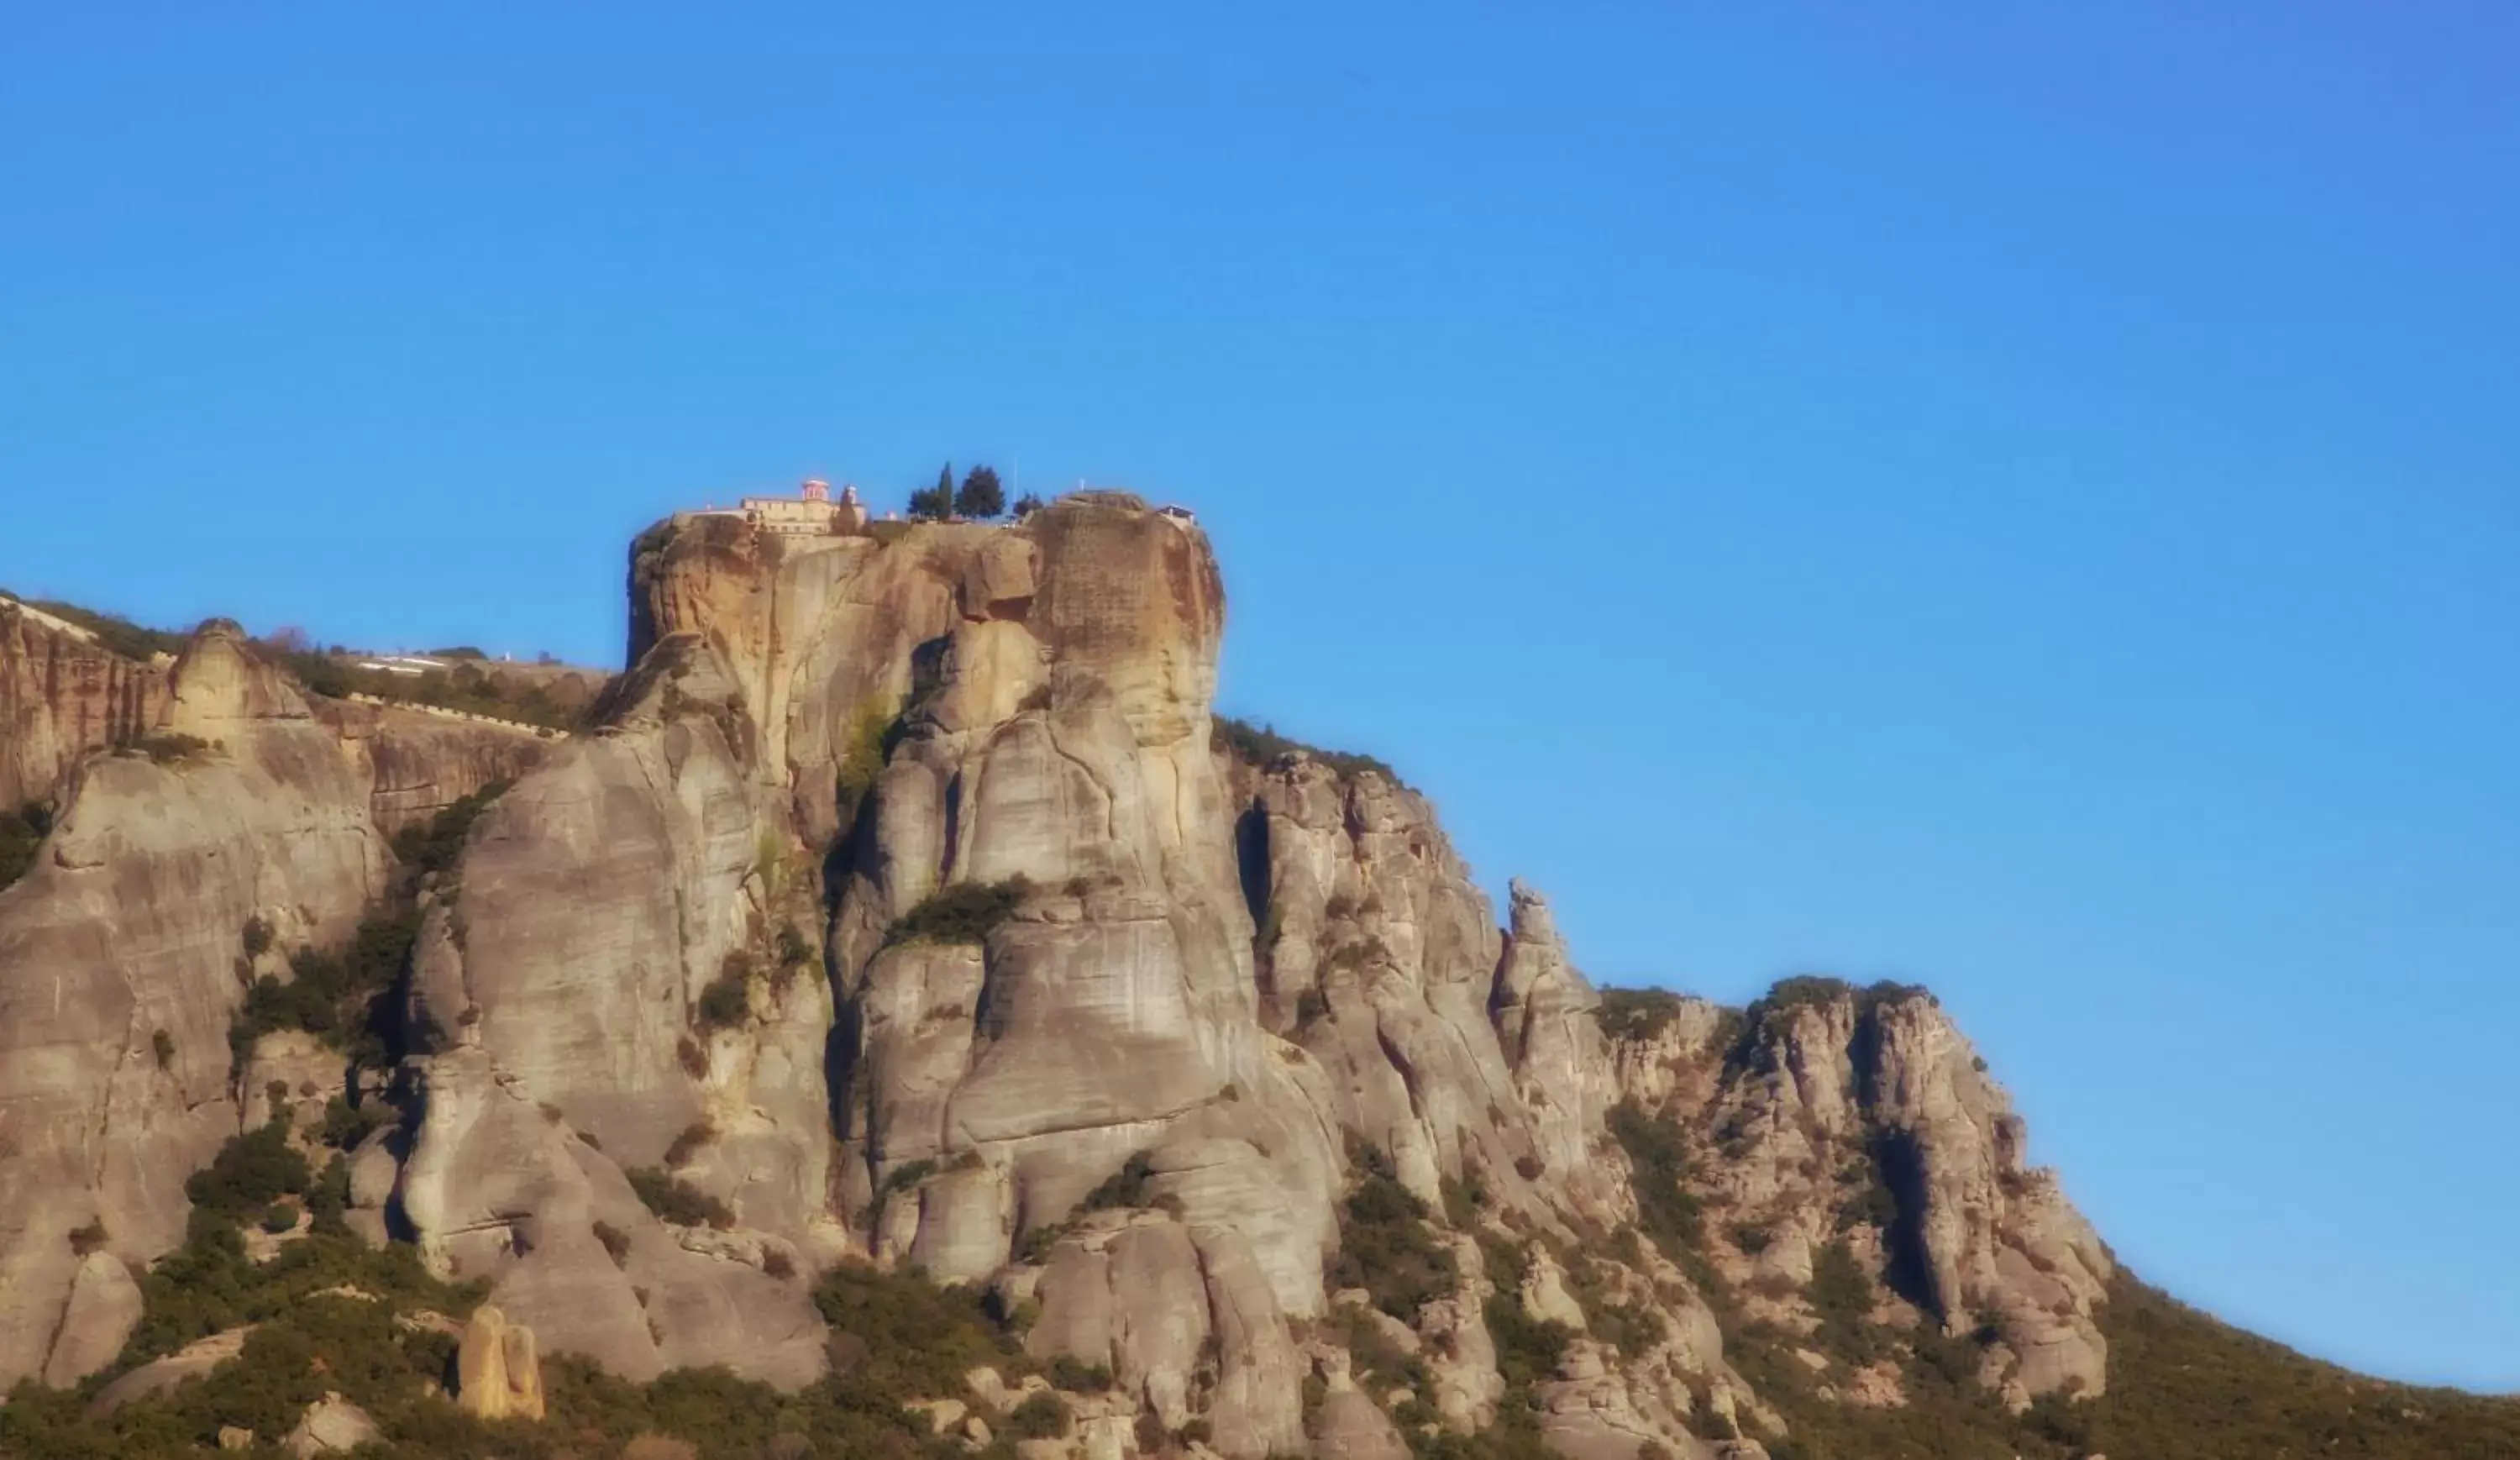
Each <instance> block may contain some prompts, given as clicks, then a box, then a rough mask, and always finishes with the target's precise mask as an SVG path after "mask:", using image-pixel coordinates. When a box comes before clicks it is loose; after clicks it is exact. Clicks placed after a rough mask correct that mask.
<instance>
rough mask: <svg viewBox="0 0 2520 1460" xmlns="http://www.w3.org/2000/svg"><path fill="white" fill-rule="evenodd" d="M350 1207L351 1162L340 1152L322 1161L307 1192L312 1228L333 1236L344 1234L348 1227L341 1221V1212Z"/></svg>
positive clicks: (307, 1205)
mask: <svg viewBox="0 0 2520 1460" xmlns="http://www.w3.org/2000/svg"><path fill="white" fill-rule="evenodd" d="M348 1209H350V1163H349V1162H348V1161H347V1160H346V1159H344V1158H342V1157H341V1156H339V1155H336V1156H335V1157H334V1158H333V1159H332V1160H331V1161H328V1162H326V1163H324V1169H323V1170H322V1171H321V1172H320V1173H318V1174H317V1175H316V1177H315V1184H314V1185H313V1186H312V1187H309V1188H308V1189H307V1192H306V1210H307V1213H308V1214H309V1215H310V1216H312V1217H313V1218H314V1221H313V1222H312V1223H310V1226H311V1228H312V1229H313V1230H314V1231H317V1232H322V1233H326V1234H328V1235H332V1236H341V1235H345V1234H346V1233H347V1232H348V1231H349V1228H347V1227H345V1226H343V1225H342V1224H341V1213H342V1212H344V1211H347V1210H348Z"/></svg>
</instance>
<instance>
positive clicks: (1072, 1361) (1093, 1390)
mask: <svg viewBox="0 0 2520 1460" xmlns="http://www.w3.org/2000/svg"><path fill="white" fill-rule="evenodd" d="M1050 1382H1051V1383H1053V1384H1055V1385H1057V1386H1058V1387H1059V1388H1060V1389H1063V1390H1066V1391H1067V1392H1070V1393H1076V1394H1099V1393H1102V1392H1104V1391H1105V1390H1108V1389H1109V1388H1110V1387H1111V1366H1110V1365H1109V1364H1089V1363H1087V1362H1086V1361H1085V1360H1083V1359H1081V1358H1077V1357H1075V1356H1074V1355H1072V1354H1066V1353H1062V1354H1060V1355H1058V1356H1057V1358H1054V1359H1052V1360H1051V1361H1050Z"/></svg>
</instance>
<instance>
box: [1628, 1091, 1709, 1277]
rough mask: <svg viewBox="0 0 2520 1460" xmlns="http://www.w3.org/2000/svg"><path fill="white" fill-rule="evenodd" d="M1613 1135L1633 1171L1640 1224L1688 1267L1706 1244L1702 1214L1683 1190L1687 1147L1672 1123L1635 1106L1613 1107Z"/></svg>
mask: <svg viewBox="0 0 2520 1460" xmlns="http://www.w3.org/2000/svg"><path fill="white" fill-rule="evenodd" d="M1609 1126H1610V1134H1611V1135H1612V1136H1613V1137H1615V1138H1616V1139H1617V1140H1618V1143H1619V1146H1620V1149H1622V1150H1624V1151H1625V1152H1627V1154H1628V1163H1629V1164H1630V1165H1631V1166H1632V1167H1633V1168H1634V1170H1635V1182H1634V1185H1635V1188H1636V1194H1637V1215H1638V1219H1639V1220H1638V1224H1639V1225H1640V1226H1642V1227H1643V1229H1644V1234H1645V1237H1646V1238H1647V1239H1648V1240H1649V1241H1651V1242H1652V1243H1653V1244H1654V1246H1656V1247H1658V1248H1661V1249H1662V1252H1663V1255H1664V1256H1666V1257H1669V1258H1671V1259H1672V1260H1673V1261H1675V1262H1679V1263H1681V1264H1682V1265H1683V1266H1684V1267H1686V1266H1688V1261H1687V1258H1688V1256H1689V1255H1693V1254H1696V1253H1697V1252H1699V1250H1700V1249H1702V1248H1703V1247H1704V1246H1705V1242H1706V1219H1705V1214H1704V1209H1703V1208H1702V1206H1701V1205H1700V1204H1699V1202H1698V1200H1697V1198H1696V1197H1694V1196H1692V1195H1690V1194H1689V1193H1688V1191H1687V1190H1686V1189H1685V1187H1684V1183H1685V1182H1686V1181H1687V1180H1688V1172H1689V1163H1688V1146H1687V1144H1686V1143H1685V1142H1684V1141H1683V1140H1682V1139H1681V1135H1680V1132H1679V1131H1678V1130H1677V1129H1675V1128H1674V1127H1673V1126H1672V1124H1671V1123H1670V1122H1669V1121H1666V1120H1657V1119H1655V1118H1653V1117H1651V1116H1648V1115H1646V1114H1645V1112H1644V1110H1643V1107H1641V1106H1639V1105H1638V1104H1637V1103H1636V1102H1634V1101H1622V1102H1621V1103H1619V1104H1618V1105H1615V1106H1612V1107H1611V1108H1610V1116H1609Z"/></svg>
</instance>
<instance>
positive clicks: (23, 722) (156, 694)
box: [0, 599, 167, 807]
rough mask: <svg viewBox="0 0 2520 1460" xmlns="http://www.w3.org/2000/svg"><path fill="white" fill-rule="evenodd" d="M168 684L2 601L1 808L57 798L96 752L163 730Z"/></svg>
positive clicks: (160, 674)
mask: <svg viewBox="0 0 2520 1460" xmlns="http://www.w3.org/2000/svg"><path fill="white" fill-rule="evenodd" d="M166 681H167V670H166V666H165V665H163V664H144V663H140V662H136V661H133V660H127V659H124V658H122V657H121V656H120V655H117V654H114V653H113V652H112V651H111V650H108V649H106V648H105V647H103V646H102V645H99V644H97V643H95V642H93V641H92V640H91V639H90V638H88V637H87V636H85V635H83V634H80V633H78V632H76V631H74V630H72V629H69V628H67V627H64V626H61V625H59V624H57V623H51V622H47V621H45V619H44V618H43V617H40V616H37V615H36V614H34V613H32V612H29V611H27V610H26V609H24V608H22V607H21V606H19V605H18V604H16V603H14V602H11V601H9V600H7V599H0V806H13V807H14V806H18V805H22V804H23V803H24V802H27V801H42V800H52V799H54V798H57V797H58V796H60V795H61V794H62V793H63V792H64V791H66V790H67V787H68V781H69V777H70V774H71V772H72V771H73V770H75V769H76V768H77V766H78V763H79V761H80V760H82V759H83V758H85V757H86V756H87V755H88V754H89V753H92V752H95V751H101V750H104V749H106V748H107V747H109V746H112V745H114V744H117V743H119V742H121V741H126V740H130V739H132V738H133V737H134V736H137V735H139V734H141V733H143V732H145V731H148V730H151V729H154V728H156V726H157V724H158V716H159V714H160V713H161V712H162V711H163V710H164V708H165V706H166V692H167V684H166Z"/></svg>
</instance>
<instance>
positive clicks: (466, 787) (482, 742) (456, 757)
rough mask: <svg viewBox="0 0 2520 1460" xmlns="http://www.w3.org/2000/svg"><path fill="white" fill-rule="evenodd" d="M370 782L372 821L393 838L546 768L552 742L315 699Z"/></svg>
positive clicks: (497, 728) (406, 711)
mask: <svg viewBox="0 0 2520 1460" xmlns="http://www.w3.org/2000/svg"><path fill="white" fill-rule="evenodd" d="M309 703H310V705H311V706H312V707H313V708H314V712H315V718H316V719H317V720H319V721H321V722H322V723H323V724H324V726H325V727H326V728H327V729H329V730H331V731H332V732H333V735H334V736H335V738H336V739H337V740H338V741H339V742H340V745H341V750H342V753H344V754H346V755H347V756H348V757H349V759H350V764H351V768H352V770H353V772H354V773H355V774H357V776H358V777H359V779H360V780H362V781H364V782H366V783H367V785H368V788H369V791H368V811H369V816H370V819H372V820H373V821H375V822H376V824H377V827H378V829H379V830H381V831H382V832H384V833H385V834H386V835H388V836H391V835H393V834H394V833H396V832H399V831H401V830H402V829H403V828H405V827H408V826H415V825H421V824H425V823H427V821H428V819H429V818H430V817H432V816H435V815H436V814H437V813H438V812H440V811H443V810H445V809H446V808H447V807H449V806H451V805H453V804H455V803H456V802H457V801H459V800H462V799H463V798H466V797H468V796H472V795H474V794H476V793H478V792H480V791H482V790H484V789H485V788H487V787H490V786H493V785H497V784H498V783H500V782H503V781H514V780H516V779H517V777H518V776H521V775H523V774H524V773H525V772H526V771H529V770H531V769H533V768H534V767H535V766H536V765H539V764H541V763H542V760H543V757H544V756H545V755H546V754H548V753H550V751H551V748H552V746H553V744H554V741H553V739H552V738H550V737H545V736H542V735H537V734H536V733H534V732H533V731H531V730H527V729H524V728H522V727H519V726H511V725H497V724H489V723H485V722H483V721H479V720H455V719H449V718H446V717H445V716H442V715H433V714H430V713H428V712H427V711H426V710H421V709H411V708H406V707H401V706H396V705H369V704H365V703H361V702H354V701H348V700H322V699H318V700H312V701H310V702H309Z"/></svg>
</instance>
